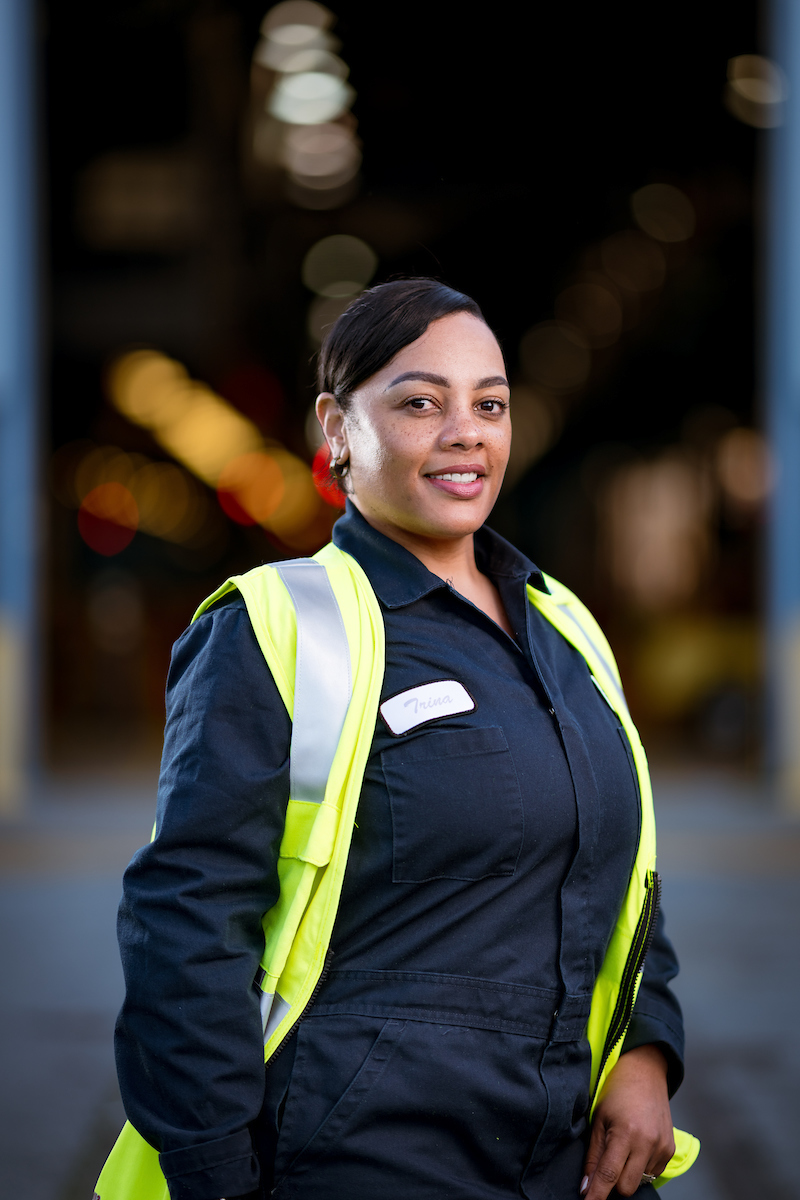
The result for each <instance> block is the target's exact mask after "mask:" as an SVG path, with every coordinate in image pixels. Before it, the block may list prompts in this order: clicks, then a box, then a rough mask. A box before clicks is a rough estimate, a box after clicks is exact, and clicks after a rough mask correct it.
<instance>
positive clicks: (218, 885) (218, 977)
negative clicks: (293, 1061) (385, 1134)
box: [116, 597, 291, 1200]
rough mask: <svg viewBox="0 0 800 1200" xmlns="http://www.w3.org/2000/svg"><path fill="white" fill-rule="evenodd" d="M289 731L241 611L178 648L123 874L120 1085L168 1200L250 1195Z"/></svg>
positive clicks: (194, 629) (194, 631) (209, 617)
mask: <svg viewBox="0 0 800 1200" xmlns="http://www.w3.org/2000/svg"><path fill="white" fill-rule="evenodd" d="M290 734H291V726H290V721H289V717H288V714H287V712H286V709H285V707H284V705H283V703H282V701H281V699H280V697H279V695H278V692H277V689H276V688H275V685H274V683H273V681H272V677H271V675H270V673H269V671H268V669H267V666H266V663H265V661H264V658H263V655H262V654H261V652H260V650H259V648H258V645H257V643H256V640H255V637H254V635H253V632H252V628H251V626H250V622H249V619H248V617H247V612H246V610H245V608H244V605H243V603H242V601H241V599H240V598H238V597H237V598H235V599H234V601H233V603H229V604H227V605H224V606H222V607H217V608H214V609H212V610H211V611H209V612H208V613H206V614H204V615H203V616H202V617H201V618H200V619H199V620H198V621H196V622H195V624H194V625H192V626H191V627H190V629H189V630H187V632H186V633H185V634H184V635H183V637H182V638H181V639H180V640H179V641H178V642H177V643H176V646H175V650H174V652H173V659H172V664H171V667H170V673H169V679H168V685H167V725H166V732H165V740H164V755H163V760H162V769H161V778H160V783H159V796H158V819H157V835H156V838H155V840H154V841H153V842H152V843H151V844H150V845H149V846H146V847H145V848H144V849H142V850H140V851H139V852H138V854H137V855H136V856H135V857H134V859H133V861H132V863H131V865H130V866H129V868H128V870H127V872H126V875H125V882H124V895H123V900H122V904H121V907H120V914H119V940H120V949H121V954H122V962H123V969H124V972H125V980H126V998H125V1002H124V1005H123V1008H122V1011H121V1013H120V1017H119V1021H118V1023H117V1034H116V1055H117V1070H118V1074H119V1079H120V1089H121V1092H122V1097H123V1101H124V1104H125V1109H126V1112H127V1114H128V1117H129V1118H130V1120H131V1123H132V1124H133V1125H134V1127H135V1128H136V1129H137V1130H138V1131H139V1132H140V1133H141V1134H142V1135H143V1137H145V1138H146V1140H147V1141H149V1142H150V1143H151V1144H152V1145H153V1146H155V1147H156V1148H157V1149H158V1150H159V1151H160V1152H161V1160H160V1161H161V1167H162V1170H163V1171H164V1174H165V1175H166V1176H167V1179H168V1182H169V1186H170V1195H171V1197H172V1200H201V1198H203V1200H205V1198H206V1197H208V1196H212V1195H213V1196H240V1195H243V1194H246V1193H248V1192H250V1191H251V1190H252V1189H253V1188H255V1187H256V1186H257V1184H258V1163H257V1159H256V1156H255V1154H254V1151H253V1147H252V1143H251V1138H250V1131H249V1128H248V1126H249V1125H250V1124H251V1123H252V1122H253V1121H255V1119H256V1118H257V1117H258V1114H259V1111H260V1109H261V1105H262V1102H263V1097H264V1059H263V1046H262V1037H261V1020H260V1014H259V1009H258V1000H257V995H256V992H255V990H254V988H253V978H254V975H255V972H256V970H257V968H258V964H259V960H260V957H261V954H262V951H263V945H264V939H263V934H262V930H261V917H262V915H263V913H264V912H265V911H267V909H268V908H270V907H271V906H272V905H273V904H274V903H275V901H276V899H277V896H278V876H277V855H278V848H279V845H280V840H281V836H282V833H283V825H284V819H285V812H286V803H287V799H288V792H289V763H288V748H289V741H290Z"/></svg>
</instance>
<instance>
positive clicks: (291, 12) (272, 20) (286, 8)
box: [261, 0, 333, 37]
mask: <svg viewBox="0 0 800 1200" xmlns="http://www.w3.org/2000/svg"><path fill="white" fill-rule="evenodd" d="M332 21H333V13H332V12H331V11H330V9H327V8H326V7H325V6H324V4H317V3H315V0H284V2H283V3H282V4H276V5H275V6H274V8H271V9H270V10H269V12H268V13H267V15H266V16H265V17H264V20H263V21H262V22H261V32H262V34H263V35H264V37H269V36H270V35H274V34H275V33H276V32H277V31H278V30H280V29H284V30H285V29H286V27H287V26H292V27H294V28H295V29H296V28H297V27H298V26H299V27H301V28H306V29H317V30H319V29H328V28H329V26H330V25H331V23H332ZM294 36H295V37H298V36H299V34H294Z"/></svg>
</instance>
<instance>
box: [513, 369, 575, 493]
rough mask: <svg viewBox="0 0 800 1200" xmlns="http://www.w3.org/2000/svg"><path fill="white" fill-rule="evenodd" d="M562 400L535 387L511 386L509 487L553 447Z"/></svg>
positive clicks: (557, 431) (557, 430)
mask: <svg viewBox="0 0 800 1200" xmlns="http://www.w3.org/2000/svg"><path fill="white" fill-rule="evenodd" d="M562 424H563V418H562V416H561V412H560V408H559V406H558V403H557V402H556V403H553V401H552V399H551V398H550V397H548V396H546V395H543V394H542V392H540V391H537V390H536V389H535V388H531V387H526V386H525V385H524V384H520V385H517V384H515V385H514V386H513V387H512V389H511V427H512V430H513V435H512V438H511V453H510V454H509V458H508V466H507V467H506V474H505V481H504V482H505V486H506V487H513V486H514V484H515V483H516V482H517V481H518V480H519V479H520V478H521V477H522V475H523V474H524V473H525V471H526V470H527V469H528V467H529V466H531V464H532V463H535V462H536V460H537V459H539V458H541V457H542V455H543V454H544V453H545V452H546V451H547V450H549V449H550V447H551V446H552V444H553V442H554V441H555V440H556V438H557V437H558V435H559V433H560V432H561V427H562Z"/></svg>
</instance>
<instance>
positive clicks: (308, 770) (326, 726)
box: [275, 558, 353, 804]
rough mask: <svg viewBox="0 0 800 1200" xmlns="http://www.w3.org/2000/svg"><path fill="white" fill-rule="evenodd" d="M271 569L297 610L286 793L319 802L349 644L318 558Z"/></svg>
mask: <svg viewBox="0 0 800 1200" xmlns="http://www.w3.org/2000/svg"><path fill="white" fill-rule="evenodd" d="M275 569H276V571H277V572H278V574H279V575H280V577H281V579H282V580H283V582H284V583H285V585H286V588H287V590H288V592H289V595H290V596H291V598H292V603H293V604H294V607H295V612H296V613H297V663H296V666H295V681H294V715H293V718H292V744H291V749H290V751H289V753H290V763H289V775H290V778H289V794H290V796H291V797H292V799H293V800H309V801H311V802H312V803H314V804H319V803H321V801H322V800H323V798H324V796H325V786H326V784H327V782H328V776H329V774H330V770H331V766H332V764H333V757H334V755H335V754H336V747H337V746H338V745H339V738H340V736H341V732H342V726H343V725H344V719H345V716H346V714H347V709H348V706H349V704H350V697H351V696H352V694H353V685H352V679H351V675H350V647H349V645H348V642H347V634H346V633H345V628H344V621H343V620H342V614H341V612H340V611H339V605H338V604H337V602H336V597H335V596H334V594H333V589H332V587H331V585H330V581H329V579H328V572H327V571H326V570H325V568H324V567H323V566H322V564H321V563H318V562H315V561H314V559H312V558H298V559H294V560H293V561H290V562H283V563H280V564H278V565H276V567H275Z"/></svg>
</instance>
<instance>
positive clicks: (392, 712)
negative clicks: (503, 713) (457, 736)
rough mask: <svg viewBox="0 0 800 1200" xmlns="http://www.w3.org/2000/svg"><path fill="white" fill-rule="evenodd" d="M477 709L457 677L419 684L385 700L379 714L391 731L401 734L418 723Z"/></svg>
mask: <svg viewBox="0 0 800 1200" xmlns="http://www.w3.org/2000/svg"><path fill="white" fill-rule="evenodd" d="M474 711H475V701H474V700H473V699H472V696H470V694H469V692H468V691H467V689H466V688H465V687H464V685H463V683H459V682H458V680H457V679H436V680H434V681H433V682H432V683H420V684H419V685H418V686H417V687H413V688H409V689H408V690H407V691H405V692H398V694H397V695H396V696H390V697H389V699H388V700H384V702H383V704H382V705H381V707H380V714H381V716H382V717H383V720H384V722H385V724H386V726H387V728H388V730H389V732H390V733H393V734H394V736H395V737H402V736H403V734H404V733H408V732H409V731H410V730H411V729H416V728H417V726H418V725H427V724H428V723H429V722H430V721H441V720H442V719H443V718H444V717H455V716H457V715H458V714H459V713H468V712H474Z"/></svg>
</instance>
